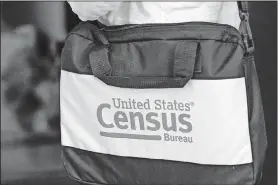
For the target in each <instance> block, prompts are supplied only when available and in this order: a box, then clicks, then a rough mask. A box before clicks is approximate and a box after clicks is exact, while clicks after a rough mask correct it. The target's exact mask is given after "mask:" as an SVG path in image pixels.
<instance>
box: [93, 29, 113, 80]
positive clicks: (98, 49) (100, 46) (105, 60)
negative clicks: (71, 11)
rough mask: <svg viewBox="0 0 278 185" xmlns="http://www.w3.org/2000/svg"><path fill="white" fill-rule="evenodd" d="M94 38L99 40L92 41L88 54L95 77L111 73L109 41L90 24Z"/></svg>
mask: <svg viewBox="0 0 278 185" xmlns="http://www.w3.org/2000/svg"><path fill="white" fill-rule="evenodd" d="M91 30H92V34H93V36H94V38H95V39H96V40H97V41H98V42H99V43H97V44H95V43H94V46H93V47H92V48H91V52H90V54H89V60H90V66H91V69H92V72H93V74H94V75H95V76H96V77H101V76H109V75H111V65H110V61H109V54H108V52H109V42H108V40H107V39H106V37H105V35H104V33H103V32H102V31H101V30H100V29H99V28H98V27H96V26H95V25H93V24H92V25H91Z"/></svg>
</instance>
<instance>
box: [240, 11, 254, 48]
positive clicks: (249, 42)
mask: <svg viewBox="0 0 278 185" xmlns="http://www.w3.org/2000/svg"><path fill="white" fill-rule="evenodd" d="M239 16H240V18H241V20H242V27H243V33H242V38H243V42H244V45H245V49H246V52H247V53H252V52H253V51H254V49H255V48H254V40H253V36H252V32H251V28H250V24H249V13H247V12H242V11H239Z"/></svg>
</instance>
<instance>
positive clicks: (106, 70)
mask: <svg viewBox="0 0 278 185" xmlns="http://www.w3.org/2000/svg"><path fill="white" fill-rule="evenodd" d="M92 31H93V36H94V37H95V40H96V41H97V42H98V44H96V46H93V47H92V48H91V52H90V54H89V59H90V66H91V69H92V71H93V74H94V76H96V77H97V78H99V79H100V80H102V81H103V82H104V83H106V84H108V85H112V86H117V87H123V88H181V87H184V86H185V85H186V83H187V82H188V81H189V80H190V79H191V78H192V76H193V74H194V72H201V63H200V60H198V61H196V59H200V57H197V53H198V52H197V51H198V49H199V44H198V42H196V41H190V40H187V41H178V44H177V47H176V50H175V60H174V68H173V70H174V71H173V74H174V76H173V77H121V76H111V73H112V68H111V65H110V61H109V49H110V44H109V42H108V40H107V39H106V37H105V35H104V33H103V31H102V30H100V29H98V28H97V27H96V26H95V25H92ZM198 54H199V53H198Z"/></svg>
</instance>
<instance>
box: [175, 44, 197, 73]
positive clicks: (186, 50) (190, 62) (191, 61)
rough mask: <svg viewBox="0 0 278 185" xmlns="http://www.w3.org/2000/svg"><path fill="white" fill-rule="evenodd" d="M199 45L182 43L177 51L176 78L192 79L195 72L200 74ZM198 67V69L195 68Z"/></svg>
mask: <svg viewBox="0 0 278 185" xmlns="http://www.w3.org/2000/svg"><path fill="white" fill-rule="evenodd" d="M197 47H198V43H197V42H194V41H180V42H179V43H178V44H177V47H176V50H175V61H174V76H175V77H192V75H193V73H194V71H195V70H196V71H198V72H200V70H201V67H200V66H199V65H200V62H199V63H198V66H197V65H195V64H196V56H197ZM195 66H196V67H195Z"/></svg>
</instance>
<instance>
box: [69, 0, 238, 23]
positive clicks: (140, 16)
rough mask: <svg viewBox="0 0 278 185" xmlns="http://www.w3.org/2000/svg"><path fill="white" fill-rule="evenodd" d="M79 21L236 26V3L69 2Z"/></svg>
mask: <svg viewBox="0 0 278 185" xmlns="http://www.w3.org/2000/svg"><path fill="white" fill-rule="evenodd" d="M69 4H70V6H71V8H72V11H73V12H74V13H76V14H77V15H78V17H79V18H80V19H81V20H82V21H86V20H96V19H98V20H99V21H100V22H102V23H103V24H105V25H123V24H144V23H178V22H191V21H204V22H214V23H221V24H229V25H231V26H234V27H235V28H239V24H240V18H239V13H238V7H237V2H138V1H137V2H69Z"/></svg>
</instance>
